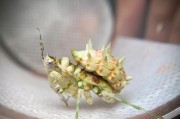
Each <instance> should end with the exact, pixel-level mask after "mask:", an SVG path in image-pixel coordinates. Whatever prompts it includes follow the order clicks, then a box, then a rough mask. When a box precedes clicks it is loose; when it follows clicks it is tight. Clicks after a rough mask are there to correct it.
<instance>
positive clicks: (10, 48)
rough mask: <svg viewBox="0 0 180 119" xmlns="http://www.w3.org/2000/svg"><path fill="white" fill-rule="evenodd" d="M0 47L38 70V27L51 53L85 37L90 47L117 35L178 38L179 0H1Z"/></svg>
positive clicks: (76, 45)
mask: <svg viewBox="0 0 180 119" xmlns="http://www.w3.org/2000/svg"><path fill="white" fill-rule="evenodd" d="M0 18H1V19H0V39H1V40H0V41H1V47H3V49H4V50H5V51H6V52H8V54H9V55H10V56H11V57H12V58H13V59H14V60H15V61H16V63H18V64H20V65H21V66H23V67H25V68H26V69H29V70H32V69H33V70H36V71H38V72H39V73H42V72H43V70H42V69H43V68H42V65H41V63H40V62H41V60H40V50H39V49H40V46H39V32H38V31H37V30H36V27H39V28H40V30H41V32H42V38H43V40H44V44H45V51H46V53H49V54H51V55H55V56H57V57H62V56H68V57H71V56H70V50H71V49H83V48H84V46H85V43H86V42H87V41H88V40H89V39H90V38H91V39H92V41H93V43H94V46H95V48H101V47H103V46H104V45H106V44H107V43H109V42H112V46H113V45H114V43H115V42H116V41H117V40H118V38H119V37H131V38H140V39H141V40H153V41H157V42H166V43H173V44H179V43H180V2H179V0H150V1H148V0H135V1H131V0H105V1H104V0H99V1H94V0H91V1H90V0H85V1H84V0H76V1H73V0H70V1H65V0H53V1H48V0H45V1H41V0H38V1H36V0H32V1H27V0H25V1H24V0H15V1H11V0H1V4H0Z"/></svg>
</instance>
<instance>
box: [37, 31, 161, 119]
mask: <svg viewBox="0 0 180 119" xmlns="http://www.w3.org/2000/svg"><path fill="white" fill-rule="evenodd" d="M37 29H38V31H39V32H40V29H39V28H37ZM40 41H41V42H40V46H41V56H42V61H43V65H44V67H45V70H46V72H47V74H48V82H49V84H50V87H51V88H52V90H53V91H54V92H56V93H57V94H58V95H59V96H60V97H61V100H62V101H63V102H64V103H65V105H66V106H68V100H69V98H70V97H73V98H75V99H76V114H75V119H78V115H79V108H80V98H81V97H83V98H84V99H85V100H86V102H87V103H88V104H89V105H92V104H93V98H92V96H91V92H94V93H95V94H96V95H97V96H99V97H100V98H101V99H102V100H104V101H105V102H108V103H114V102H115V100H116V101H119V102H121V103H124V104H127V105H129V106H131V107H133V108H135V109H137V110H142V111H145V112H146V113H148V114H149V115H150V116H152V117H153V118H162V117H160V116H157V115H155V114H153V113H151V112H148V111H146V110H145V109H143V108H141V107H139V106H137V105H134V104H131V103H130V102H128V101H126V100H124V99H121V98H119V97H118V96H117V95H118V94H119V93H120V91H121V90H122V89H123V88H124V86H125V85H126V84H127V83H128V81H129V80H131V79H132V77H130V76H126V73H125V71H124V68H123V61H124V58H121V59H119V60H118V59H116V58H115V57H113V56H111V54H110V44H109V45H108V46H107V47H106V48H103V49H102V50H94V49H93V48H92V43H91V41H90V40H89V43H88V44H87V45H86V50H84V51H75V50H72V51H71V53H72V56H73V59H74V60H75V61H76V62H77V64H73V63H71V62H70V60H69V58H68V57H62V58H60V59H56V58H55V57H54V56H50V55H46V56H44V45H43V42H42V38H41V33H40Z"/></svg>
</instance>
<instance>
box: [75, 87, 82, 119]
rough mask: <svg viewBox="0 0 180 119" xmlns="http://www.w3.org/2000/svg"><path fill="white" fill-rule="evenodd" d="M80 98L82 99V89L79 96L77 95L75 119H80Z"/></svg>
mask: <svg viewBox="0 0 180 119" xmlns="http://www.w3.org/2000/svg"><path fill="white" fill-rule="evenodd" d="M80 97H81V89H79V90H78V95H77V99H76V115H75V119H78V117H79V107H80Z"/></svg>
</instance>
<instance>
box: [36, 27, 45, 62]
mask: <svg viewBox="0 0 180 119" xmlns="http://www.w3.org/2000/svg"><path fill="white" fill-rule="evenodd" d="M36 29H37V30H38V31H39V34H40V36H39V39H40V47H41V57H42V59H44V44H43V41H42V37H41V31H40V29H39V28H38V27H37V28H36Z"/></svg>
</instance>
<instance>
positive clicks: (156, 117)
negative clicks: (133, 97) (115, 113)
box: [103, 92, 164, 119]
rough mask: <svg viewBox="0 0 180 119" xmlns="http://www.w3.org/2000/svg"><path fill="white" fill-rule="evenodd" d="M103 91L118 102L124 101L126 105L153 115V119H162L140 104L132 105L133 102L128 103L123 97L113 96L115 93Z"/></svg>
mask: <svg viewBox="0 0 180 119" xmlns="http://www.w3.org/2000/svg"><path fill="white" fill-rule="evenodd" d="M103 93H105V94H106V95H108V96H109V97H111V98H113V99H115V100H117V101H119V102H121V103H124V104H126V105H129V106H131V107H133V108H135V109H137V110H142V111H144V112H145V113H147V114H149V115H150V116H151V117H153V118H155V119H164V118H163V117H161V116H158V115H156V114H154V113H151V112H149V111H147V110H145V109H144V108H142V107H140V106H137V105H134V104H132V103H130V102H128V101H126V100H124V99H121V98H119V97H117V96H115V95H114V94H112V93H107V92H103Z"/></svg>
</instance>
